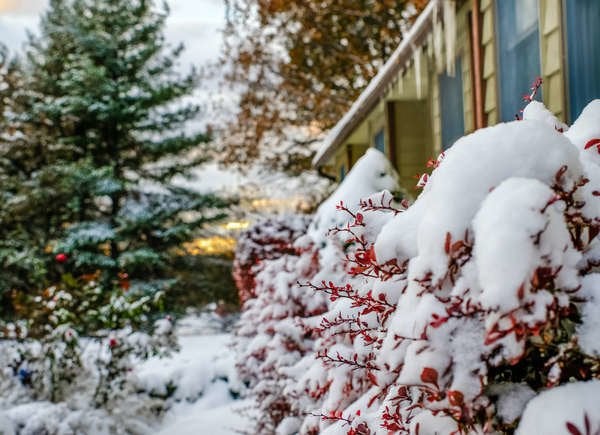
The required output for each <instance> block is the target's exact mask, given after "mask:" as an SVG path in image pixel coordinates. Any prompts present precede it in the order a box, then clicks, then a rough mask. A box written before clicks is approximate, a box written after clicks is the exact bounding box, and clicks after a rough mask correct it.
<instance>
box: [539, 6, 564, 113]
mask: <svg viewBox="0 0 600 435" xmlns="http://www.w3.org/2000/svg"><path fill="white" fill-rule="evenodd" d="M539 8H540V55H541V56H540V60H541V63H542V78H543V80H544V85H543V89H542V97H543V100H544V104H545V105H546V107H547V108H548V109H549V110H550V111H551V112H553V113H554V114H555V115H557V116H558V118H559V119H566V98H565V94H566V93H565V63H564V61H563V60H564V47H563V19H562V1H561V0H539Z"/></svg>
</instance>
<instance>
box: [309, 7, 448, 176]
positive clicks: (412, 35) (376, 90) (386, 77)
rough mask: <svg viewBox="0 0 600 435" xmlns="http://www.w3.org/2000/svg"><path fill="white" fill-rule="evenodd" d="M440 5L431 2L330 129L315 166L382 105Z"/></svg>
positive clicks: (314, 162) (430, 24)
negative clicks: (373, 110) (388, 90)
mask: <svg viewBox="0 0 600 435" xmlns="http://www.w3.org/2000/svg"><path fill="white" fill-rule="evenodd" d="M441 3H442V0H431V1H430V2H429V4H428V5H427V7H426V8H425V9H424V10H423V12H422V13H421V14H420V15H419V17H418V18H417V20H416V21H415V23H414V24H413V26H412V27H411V28H410V30H409V31H408V33H407V34H406V36H405V37H404V39H403V40H402V42H401V43H400V45H399V46H398V48H396V50H395V51H394V52H393V53H392V55H391V57H390V58H389V59H388V61H387V62H386V63H385V65H384V66H383V67H382V68H381V70H380V71H379V72H378V73H377V75H376V76H375V77H374V78H373V79H372V80H371V81H370V82H369V85H368V86H367V88H366V89H365V90H364V91H363V92H362V93H361V94H360V96H359V97H358V99H357V100H356V101H355V102H354V103H353V104H352V106H351V107H350V110H348V112H346V114H345V115H344V116H343V117H342V119H340V121H339V122H338V123H337V124H336V125H335V126H334V127H333V128H332V129H331V130H330V132H329V134H328V135H327V137H326V138H325V140H324V141H323V144H322V145H321V148H320V149H319V150H318V151H317V154H316V155H315V157H314V158H313V161H312V164H313V166H315V167H318V166H322V165H323V164H324V163H325V162H326V161H327V160H328V158H329V157H330V156H331V154H332V152H333V151H335V150H336V148H337V147H338V146H339V145H340V144H341V143H342V141H343V140H344V139H346V138H347V137H348V135H349V134H350V133H351V132H352V130H353V129H354V127H355V126H356V125H357V124H358V123H359V122H360V121H362V120H363V119H364V118H365V116H366V115H367V113H368V112H369V111H370V110H371V109H372V108H373V107H374V106H375V105H376V104H377V103H378V102H379V99H380V97H381V95H382V94H383V93H384V92H385V90H386V88H387V86H388V84H389V83H390V81H391V80H392V78H393V77H394V76H395V75H396V74H397V73H398V71H399V70H400V69H401V68H402V67H403V66H404V65H405V63H406V60H407V59H408V57H409V56H410V55H411V54H412V53H413V52H414V50H415V49H416V44H417V43H418V41H419V40H420V39H421V38H422V37H423V36H424V35H425V34H426V33H427V31H428V30H429V28H430V27H431V26H432V22H433V20H432V18H433V17H434V14H435V13H436V12H437V11H439V10H441V8H439V7H438V5H439V4H441Z"/></svg>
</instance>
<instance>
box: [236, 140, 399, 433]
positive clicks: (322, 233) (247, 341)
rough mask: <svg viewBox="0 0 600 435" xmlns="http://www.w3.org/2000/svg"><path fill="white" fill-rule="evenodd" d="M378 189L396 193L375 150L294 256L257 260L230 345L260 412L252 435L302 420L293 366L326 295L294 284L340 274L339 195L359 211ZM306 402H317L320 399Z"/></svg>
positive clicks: (304, 353) (307, 356) (288, 429)
mask: <svg viewBox="0 0 600 435" xmlns="http://www.w3.org/2000/svg"><path fill="white" fill-rule="evenodd" d="M382 189H389V190H396V189H397V176H396V174H395V172H394V170H393V168H391V165H390V164H389V163H388V162H387V160H386V159H385V157H384V156H383V155H382V154H381V153H380V152H379V151H375V150H372V151H369V152H368V153H367V155H366V156H365V157H364V158H363V159H361V160H360V161H359V162H358V163H357V164H356V166H355V168H354V169H353V170H352V171H351V172H350V174H349V175H348V177H347V178H346V180H345V181H344V182H343V183H342V184H341V185H340V187H339V189H338V190H337V191H336V193H334V195H333V196H332V198H330V199H329V200H328V201H326V202H325V203H324V204H323V205H322V206H321V207H320V208H319V209H318V211H317V212H316V214H315V216H314V217H313V218H312V221H311V223H310V227H309V229H308V232H307V234H306V235H305V236H302V237H299V238H298V239H297V240H296V241H295V243H294V244H293V246H291V248H292V251H291V252H290V251H288V252H286V253H284V254H283V255H281V254H279V255H278V256H277V258H272V257H271V258H265V259H262V258H259V259H258V261H259V262H257V264H258V266H255V269H254V271H255V272H256V278H255V283H256V285H255V295H256V297H255V298H252V299H248V300H247V301H246V303H245V304H244V306H243V313H242V316H241V319H240V322H239V324H238V329H237V331H236V343H235V348H236V351H237V358H238V364H237V365H238V368H239V371H240V375H241V377H242V379H243V380H245V382H246V383H247V384H248V385H249V387H250V390H249V394H250V395H251V396H252V397H253V398H254V399H255V400H256V403H257V406H258V407H259V409H260V412H259V415H260V417H259V419H258V421H257V425H256V427H255V428H254V429H255V431H256V432H253V433H265V434H267V433H275V432H276V431H277V432H278V433H293V431H294V430H296V429H297V428H298V427H299V425H300V423H301V421H302V419H303V418H304V412H305V408H306V407H307V406H309V405H308V404H305V403H303V402H302V401H303V397H304V396H305V394H304V392H300V393H298V392H296V391H295V389H294V386H295V383H296V375H295V373H296V372H297V371H298V370H301V369H298V367H296V365H297V363H298V361H302V362H305V363H306V362H308V364H311V363H312V362H313V357H312V354H313V352H314V346H315V343H314V339H315V338H316V337H317V336H318V335H316V331H315V330H313V328H312V326H311V325H313V324H315V323H318V320H319V319H320V318H321V316H322V314H323V312H324V311H325V310H327V309H328V301H327V298H326V296H327V295H326V294H325V293H320V294H314V293H313V292H311V291H307V290H306V288H304V287H302V286H299V285H298V283H299V282H304V283H305V282H307V281H310V280H315V279H317V280H319V279H324V278H325V277H329V278H328V279H332V277H336V278H339V279H342V278H343V277H344V276H345V267H344V265H343V264H342V263H341V261H340V260H339V259H340V258H341V257H342V256H343V252H344V250H345V249H348V246H346V245H345V244H344V241H343V240H342V239H341V238H339V237H333V238H327V237H326V232H327V228H329V227H330V226H332V225H334V224H335V223H336V222H337V220H338V215H337V214H336V213H335V207H334V206H333V204H335V203H336V202H339V201H340V200H341V198H344V199H345V200H346V204H348V206H349V207H352V208H356V207H358V203H359V201H360V198H362V197H365V196H368V195H371V194H373V193H374V192H378V191H380V190H382ZM388 198H389V199H391V196H390V195H389V194H388ZM330 206H331V208H330ZM305 365H307V364H305ZM308 400H309V402H310V404H311V405H314V403H315V401H316V400H318V397H314V398H312V397H308ZM301 402H302V403H301Z"/></svg>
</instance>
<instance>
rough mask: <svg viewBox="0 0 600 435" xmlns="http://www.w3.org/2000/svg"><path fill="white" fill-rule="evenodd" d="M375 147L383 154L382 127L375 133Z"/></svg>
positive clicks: (383, 135) (383, 139)
mask: <svg viewBox="0 0 600 435" xmlns="http://www.w3.org/2000/svg"><path fill="white" fill-rule="evenodd" d="M375 148H377V149H378V150H379V151H381V152H382V153H384V154H385V132H384V131H383V128H382V129H381V130H379V131H378V132H377V134H376V135H375Z"/></svg>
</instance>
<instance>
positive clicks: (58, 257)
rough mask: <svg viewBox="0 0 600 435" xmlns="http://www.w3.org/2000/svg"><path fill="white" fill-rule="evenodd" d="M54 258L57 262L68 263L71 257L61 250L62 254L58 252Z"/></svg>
mask: <svg viewBox="0 0 600 435" xmlns="http://www.w3.org/2000/svg"><path fill="white" fill-rule="evenodd" d="M54 259H55V260H56V262H57V263H66V261H67V260H68V259H69V257H68V256H67V254H65V253H63V252H61V253H60V254H56V257H54Z"/></svg>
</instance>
